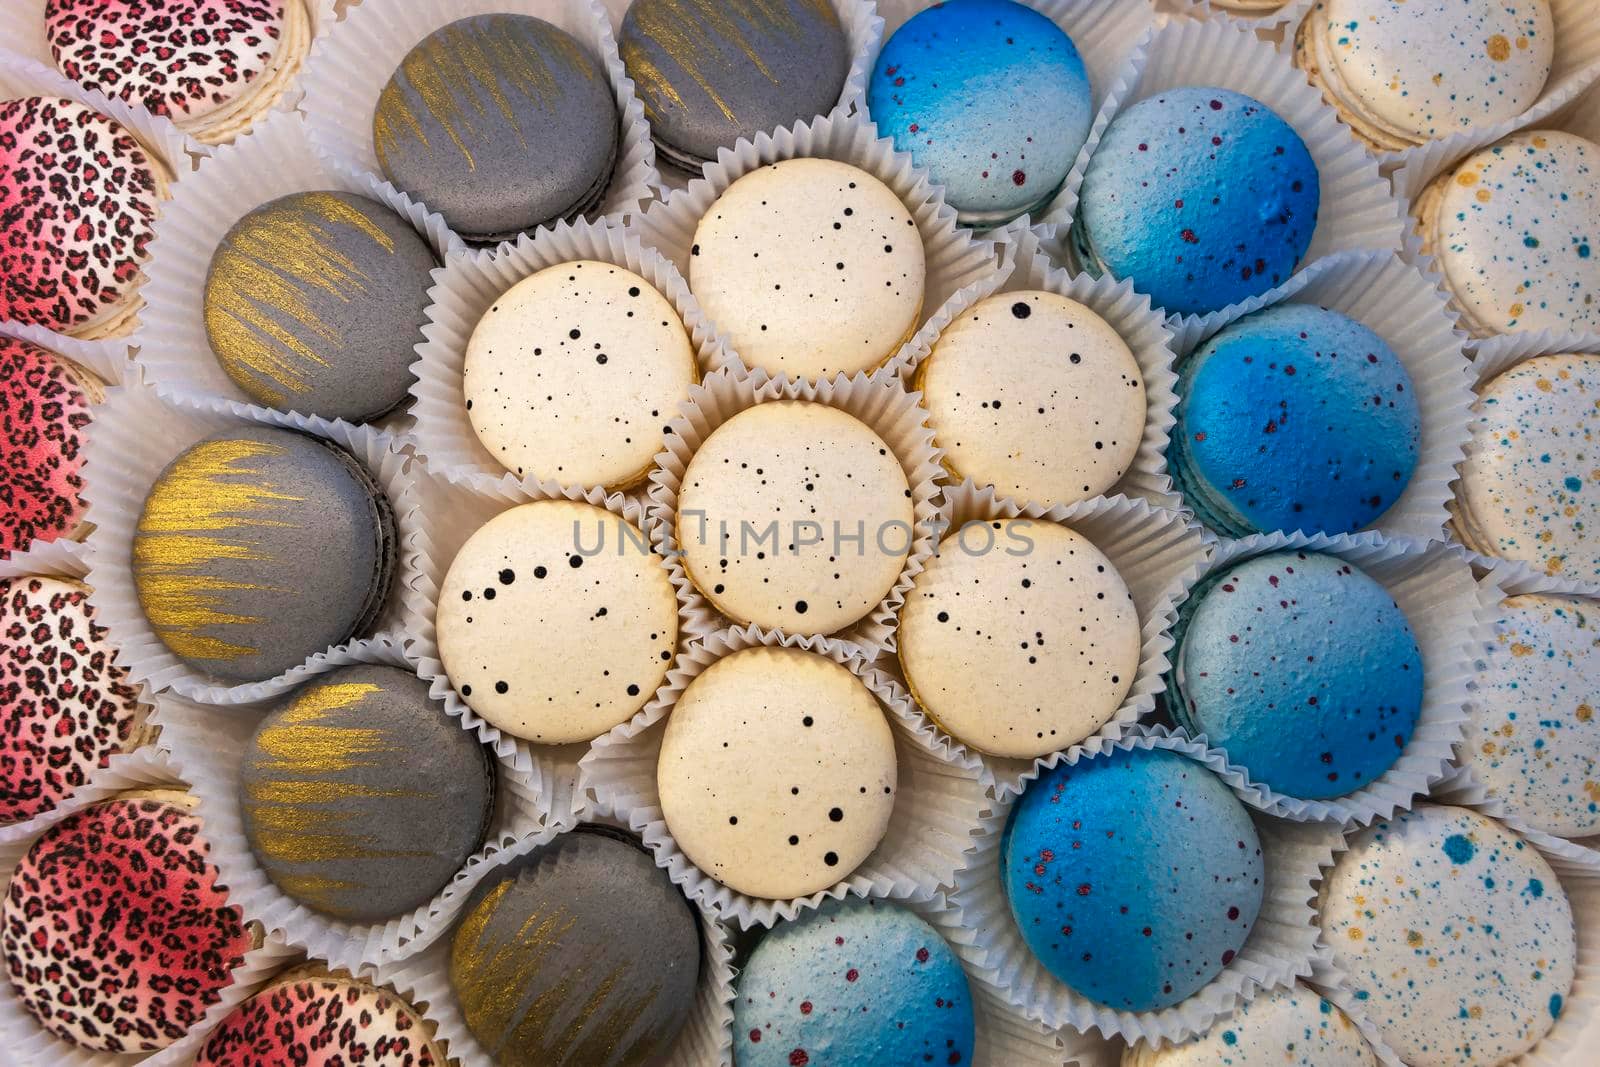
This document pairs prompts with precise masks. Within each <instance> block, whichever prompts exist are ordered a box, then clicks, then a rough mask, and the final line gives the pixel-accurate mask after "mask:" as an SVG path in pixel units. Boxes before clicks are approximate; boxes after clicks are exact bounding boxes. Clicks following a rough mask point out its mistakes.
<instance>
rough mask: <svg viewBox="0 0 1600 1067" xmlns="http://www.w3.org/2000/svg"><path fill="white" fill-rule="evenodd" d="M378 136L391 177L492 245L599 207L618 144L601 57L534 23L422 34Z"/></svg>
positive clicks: (377, 123)
mask: <svg viewBox="0 0 1600 1067" xmlns="http://www.w3.org/2000/svg"><path fill="white" fill-rule="evenodd" d="M446 72H448V73H446ZM372 139H373V145H374V149H375V151H376V152H377V156H378V164H379V166H380V167H382V169H383V174H384V177H386V178H388V179H389V180H390V181H391V182H393V183H394V184H395V185H396V186H398V187H399V188H400V189H401V190H403V191H405V192H407V193H410V194H411V195H412V196H414V197H416V198H417V199H419V200H421V201H423V202H424V203H426V204H427V205H428V207H430V208H432V209H433V210H434V211H437V212H439V214H441V215H443V216H444V219H445V221H446V222H448V223H449V224H450V227H451V228H452V229H454V230H455V231H457V232H458V233H459V234H460V235H461V236H462V237H463V238H465V239H466V240H469V241H477V242H483V243H493V242H496V241H502V240H507V239H510V238H514V237H516V236H517V235H518V234H520V233H525V232H531V231H533V230H534V229H535V228H537V227H539V226H542V225H544V224H546V223H550V222H555V221H557V220H558V219H573V218H576V217H578V216H579V215H584V214H587V213H589V212H591V211H593V210H595V209H596V208H598V207H599V206H600V203H601V201H602V200H604V198H605V193H606V187H607V186H608V185H610V184H611V172H612V169H613V168H614V167H615V165H616V160H617V155H618V152H619V150H620V146H621V134H620V133H619V122H618V119H617V104H616V100H615V98H614V97H613V96H612V92H611V86H610V84H609V83H608V82H607V80H606V72H605V70H604V68H602V67H601V66H600V62H599V60H597V59H596V58H595V57H594V56H593V55H591V54H590V52H589V50H588V49H587V48H586V47H584V45H583V44H582V42H580V41H579V40H578V39H577V38H576V37H573V36H572V35H571V34H570V33H567V32H566V31H565V30H562V29H560V28H558V27H556V26H553V25H551V24H550V23H548V22H546V21H544V20H543V19H537V18H533V17H532V16H529V15H473V16H471V17H469V18H464V19H459V20H457V21H455V22H452V23H450V24H449V25H447V26H443V27H441V28H439V29H437V30H435V31H434V32H433V33H431V34H429V35H428V36H427V37H424V38H423V39H422V40H421V41H420V42H419V43H418V44H417V45H416V47H414V48H412V50H411V51H410V52H409V53H407V54H406V57H405V58H404V59H403V60H401V61H400V66H399V67H398V68H397V69H396V70H395V72H394V74H393V76H391V77H390V79H389V81H388V84H386V85H385V86H384V87H383V91H382V93H381V94H380V95H379V96H378V103H377V109H376V111H375V112H374V113H373V117H372Z"/></svg>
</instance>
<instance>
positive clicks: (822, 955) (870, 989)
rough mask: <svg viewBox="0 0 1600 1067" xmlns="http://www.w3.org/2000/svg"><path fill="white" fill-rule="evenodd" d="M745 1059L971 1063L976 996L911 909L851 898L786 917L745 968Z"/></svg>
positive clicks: (741, 1014)
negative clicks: (973, 1003)
mask: <svg viewBox="0 0 1600 1067" xmlns="http://www.w3.org/2000/svg"><path fill="white" fill-rule="evenodd" d="M733 1009H734V1019H733V1044H734V1059H735V1060H736V1061H737V1062H738V1064H739V1067H793V1065H794V1064H796V1063H802V1064H822V1063H827V1064H836V1065H838V1067H876V1065H879V1064H915V1063H934V1064H941V1065H943V1064H971V1063H972V1062H973V1059H972V1056H973V1043H974V1030H973V1011H972V994H971V991H970V990H969V989H968V987H967V976H966V972H965V971H963V970H962V967H961V961H960V960H959V959H957V958H956V954H955V953H954V952H953V951H951V949H950V946H949V945H947V944H946V943H945V941H944V939H943V938H942V937H940V936H939V933H938V931H936V930H935V929H934V928H933V927H931V926H929V925H928V924H927V923H925V922H923V921H922V920H921V919H919V918H917V916H915V915H913V914H912V913H911V912H909V911H906V910H904V909H902V908H900V907H898V906H896V905H893V904H884V903H879V902H877V901H860V902H851V903H849V904H846V905H841V906H829V907H826V908H824V909H823V910H821V911H816V912H809V913H806V914H805V915H803V916H802V917H800V918H797V919H795V920H793V921H790V922H786V923H780V924H778V925H777V926H776V927H775V928H774V929H773V930H772V932H771V933H768V934H767V935H766V936H764V937H763V938H762V939H761V941H760V943H759V944H758V945H757V946H756V948H755V950H754V951H753V952H752V953H751V954H750V958H749V960H748V961H747V962H746V964H745V966H744V968H743V970H742V971H741V972H740V974H739V980H738V989H737V994H736V999H735V1000H734V1004H733Z"/></svg>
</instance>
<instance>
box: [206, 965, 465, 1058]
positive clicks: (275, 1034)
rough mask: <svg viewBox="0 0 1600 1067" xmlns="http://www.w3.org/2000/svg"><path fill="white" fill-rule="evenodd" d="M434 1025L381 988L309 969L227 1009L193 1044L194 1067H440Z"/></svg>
mask: <svg viewBox="0 0 1600 1067" xmlns="http://www.w3.org/2000/svg"><path fill="white" fill-rule="evenodd" d="M450 1062H451V1060H450V1053H449V1050H448V1049H447V1048H446V1046H445V1044H444V1042H442V1041H440V1040H438V1038H437V1037H436V1036H435V1033H434V1027H433V1024H432V1023H430V1022H429V1021H428V1020H427V1019H425V1018H423V1016H422V1013H421V1012H419V1011H418V1010H417V1009H416V1008H415V1007H413V1006H412V1005H410V1004H409V1003H407V1002H406V1000H405V999H404V998H403V997H401V996H399V995H398V994H396V993H395V992H394V991H393V990H391V989H389V988H388V987H385V986H375V985H372V984H371V983H370V982H367V981H364V980H362V979H360V978H355V977H352V976H351V975H349V974H347V973H345V972H342V971H341V972H339V973H337V974H335V973H331V972H329V971H328V970H326V969H325V968H323V967H320V966H317V965H315V964H307V965H304V966H300V967H296V968H294V969H293V970H291V971H289V972H288V973H286V974H282V975H279V976H278V977H277V978H274V979H273V980H272V982H271V984H269V985H268V986H267V987H266V988H265V989H262V990H261V991H260V992H258V993H256V994H255V995H254V996H252V997H251V998H250V999H249V1000H247V1001H245V1002H244V1003H243V1004H241V1005H239V1006H238V1007H237V1008H234V1009H233V1011H231V1012H229V1013H228V1016H227V1017H226V1018H225V1019H223V1020H222V1022H221V1023H219V1024H217V1028H216V1029H215V1030H213V1031H211V1036H210V1037H208V1038H206V1040H205V1044H204V1045H202V1046H201V1047H200V1054H199V1056H198V1057H197V1058H196V1059H195V1061H194V1063H195V1067H262V1065H264V1064H297V1065H301V1067H335V1065H342V1064H362V1065H363V1067H444V1065H445V1064H448V1063H450Z"/></svg>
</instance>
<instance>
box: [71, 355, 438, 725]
mask: <svg viewBox="0 0 1600 1067" xmlns="http://www.w3.org/2000/svg"><path fill="white" fill-rule="evenodd" d="M242 409H243V405H230V404H228V403H226V402H223V401H220V400H209V401H194V402H189V401H187V400H185V399H184V398H182V397H175V398H172V399H163V398H161V397H158V396H157V395H156V392H155V390H154V389H152V388H151V387H149V386H148V385H146V384H144V382H143V380H142V374H141V373H140V372H139V371H137V370H135V371H134V372H133V373H130V375H129V377H128V381H127V384H125V385H122V386H119V387H117V388H115V389H112V390H111V391H110V392H109V394H108V395H107V397H106V402H105V404H103V405H102V406H101V408H100V411H99V414H98V417H97V418H96V420H95V421H94V422H93V423H92V424H91V425H90V431H89V446H88V449H87V452H86V455H87V459H86V460H85V463H84V470H85V479H86V481H87V484H86V486H85V488H84V499H85V500H87V501H88V504H89V510H88V514H89V518H90V520H91V521H92V522H94V524H95V533H94V539H93V541H92V543H91V553H90V559H89V565H90V569H89V577H88V582H89V584H90V585H92V586H94V590H95V605H96V608H97V609H98V611H99V613H100V621H101V622H102V623H103V624H104V625H105V626H107V627H108V628H109V629H110V630H111V633H112V636H113V637H115V639H116V640H117V642H118V643H119V644H120V645H121V648H122V658H123V662H124V663H126V664H127V666H128V672H129V676H130V678H131V679H132V680H134V681H144V682H148V683H149V685H150V687H151V688H152V689H158V690H159V689H166V688H171V689H172V690H174V691H175V692H177V693H178V694H179V695H180V696H184V697H187V698H189V699H190V700H195V701H199V702H200V703H203V704H248V703H252V702H254V701H258V700H265V699H267V698H268V697H273V696H278V695H280V694H282V693H285V692H287V691H288V690H289V689H291V688H293V687H294V686H296V685H298V684H300V683H301V682H303V681H305V680H306V679H307V678H309V677H311V676H312V675H315V674H321V673H323V672H325V671H328V670H331V669H332V667H333V666H335V664H332V663H331V662H330V656H331V655H332V654H334V653H335V652H338V651H341V650H343V651H348V650H351V649H357V648H359V647H361V646H363V645H364V643H366V642H367V641H370V640H371V639H373V638H377V637H382V636H386V635H387V636H397V635H399V634H400V633H401V630H402V628H403V625H404V621H405V619H404V615H405V611H404V606H403V602H402V600H403V598H402V596H401V590H402V589H404V588H405V587H406V586H407V585H408V583H409V582H410V581H411V580H412V579H413V578H414V576H415V573H416V570H417V567H418V559H417V546H416V540H417V536H418V533H419V530H418V526H417V522H418V504H417V499H416V489H415V483H414V479H413V478H412V476H411V474H410V473H409V472H408V471H407V465H408V463H409V462H410V461H409V460H408V459H407V457H406V456H405V455H404V454H403V453H401V452H400V451H399V450H398V447H397V446H398V442H397V440H396V439H395V438H393V437H391V436H390V435H388V434H385V433H382V432H381V431H378V430H374V429H371V428H370V427H365V426H356V427H352V426H349V425H347V424H342V423H328V422H326V421H325V420H320V419H317V420H313V419H304V418H302V417H300V416H293V417H292V418H290V419H289V420H288V421H287V422H285V423H284V425H286V426H287V427H288V428H289V429H294V430H299V431H301V432H304V433H308V434H311V435H313V436H316V437H320V438H322V439H324V440H327V441H331V442H333V443H334V444H336V445H338V446H340V447H341V448H343V449H345V450H346V451H348V452H349V453H350V454H351V455H352V456H354V457H355V458H356V459H357V460H359V461H360V462H361V463H362V465H363V466H365V467H366V469H367V471H368V472H369V473H370V474H372V475H373V477H374V479H375V480H376V481H377V483H378V484H379V486H381V487H382V489H383V491H384V494H385V495H386V496H387V497H388V499H389V502H390V504H391V506H392V507H393V509H394V519H395V556H396V565H395V574H396V577H395V583H394V585H393V587H391V589H390V592H389V595H388V597H387V599H386V600H385V603H384V606H383V609H382V611H381V612H380V614H379V616H378V619H377V622H376V624H375V625H374V626H373V627H372V629H371V632H370V633H367V634H361V635H358V636H357V637H356V638H355V639H353V640H351V641H349V642H346V643H345V644H343V645H338V646H334V647H333V648H330V649H329V650H328V651H326V652H318V653H317V654H316V655H314V656H311V657H309V658H308V659H307V660H306V661H305V663H303V664H301V665H300V666H298V667H295V668H293V669H291V670H288V671H285V672H284V673H283V674H280V675H278V676H277V677H275V678H270V679H267V680H266V681H261V682H247V683H242V684H238V685H228V684H225V683H222V682H220V681H218V680H216V679H213V678H209V677H206V676H204V675H201V674H199V673H196V672H195V671H193V670H192V669H191V668H189V667H188V666H187V665H185V664H184V663H183V662H182V661H181V660H179V659H178V657H177V656H175V655H173V654H172V652H171V650H170V649H168V648H167V646H166V645H165V644H163V643H162V642H161V639H160V638H159V637H157V636H156V634H155V631H154V630H153V629H152V627H151V626H150V621H149V620H148V619H147V618H146V617H145V614H144V609H143V608H141V607H140V606H139V597H138V593H137V591H136V589H135V586H134V582H133V539H134V533H135V530H136V529H137V527H138V524H139V516H140V514H141V513H142V512H143V510H144V501H145V496H146V495H147V494H148V493H149V491H150V487H151V485H152V484H154V482H155V480H156V478H157V477H158V476H159V475H160V473H161V471H162V470H163V469H164V468H165V467H166V465H167V464H168V463H170V462H171V461H172V460H173V459H175V458H176V457H177V456H178V455H179V454H180V453H181V452H183V451H184V449H186V448H188V447H189V446H190V445H192V444H194V443H195V442H196V441H198V440H200V439H201V438H203V437H206V436H207V435H209V434H212V433H216V432H218V431H220V430H224V429H227V428H229V427H234V426H239V425H241V424H245V425H248V422H247V421H246V418H247V414H248V413H247V412H246V411H244V410H242Z"/></svg>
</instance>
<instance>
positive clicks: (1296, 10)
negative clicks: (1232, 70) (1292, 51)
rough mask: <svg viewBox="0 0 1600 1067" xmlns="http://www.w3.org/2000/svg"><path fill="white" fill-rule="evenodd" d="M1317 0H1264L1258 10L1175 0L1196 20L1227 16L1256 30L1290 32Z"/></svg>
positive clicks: (1210, 0)
mask: <svg viewBox="0 0 1600 1067" xmlns="http://www.w3.org/2000/svg"><path fill="white" fill-rule="evenodd" d="M1315 2H1316V0H1284V2H1282V3H1279V4H1277V5H1276V6H1273V5H1271V4H1270V3H1261V4H1260V5H1259V7H1258V8H1257V10H1254V11H1252V10H1249V9H1247V8H1246V7H1244V6H1240V7H1229V6H1228V5H1227V4H1224V3H1218V2H1217V0H1174V6H1175V7H1177V8H1178V9H1179V11H1180V13H1181V14H1183V15H1185V16H1187V17H1189V18H1196V19H1228V20H1230V21H1232V22H1236V23H1238V24H1239V25H1241V26H1248V27H1250V28H1251V29H1253V30H1258V31H1263V32H1273V31H1278V30H1282V29H1285V28H1287V32H1288V33H1290V34H1291V35H1292V34H1293V33H1294V27H1296V26H1298V25H1299V24H1300V20H1301V19H1302V18H1304V17H1305V14H1306V12H1307V11H1309V10H1311V5H1312V4H1313V3H1315Z"/></svg>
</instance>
